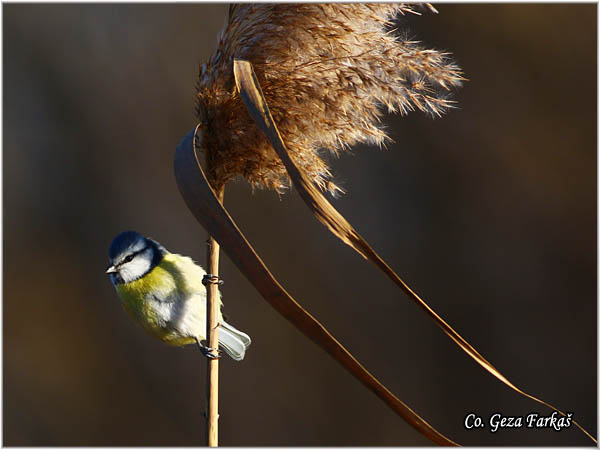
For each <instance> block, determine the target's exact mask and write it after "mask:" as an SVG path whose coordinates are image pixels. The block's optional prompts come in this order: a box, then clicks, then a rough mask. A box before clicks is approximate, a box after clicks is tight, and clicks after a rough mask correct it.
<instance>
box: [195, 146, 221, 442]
mask: <svg viewBox="0 0 600 450" xmlns="http://www.w3.org/2000/svg"><path fill="white" fill-rule="evenodd" d="M194 141H195V140H194ZM206 166H207V172H208V173H209V174H210V173H211V172H212V170H211V169H212V168H211V158H210V156H209V155H207V158H206ZM211 184H212V185H213V189H214V191H215V194H216V195H217V198H218V199H219V202H220V203H221V204H222V203H223V198H224V196H225V185H224V184H223V183H220V184H218V185H215V184H216V183H214V182H213V183H211ZM207 273H209V274H212V275H214V276H215V278H216V279H217V280H218V276H219V243H218V242H217V241H216V240H215V239H214V238H213V237H212V236H209V239H208V249H207ZM206 294H207V295H206V303H207V305H206V334H207V340H208V347H209V348H211V349H213V351H212V353H213V355H215V356H218V354H219V328H218V327H219V307H220V301H219V284H218V283H212V282H211V283H207V285H206ZM207 374H208V376H207V398H208V413H207V415H206V433H207V445H208V446H209V447H218V446H219V359H218V358H208V370H207Z"/></svg>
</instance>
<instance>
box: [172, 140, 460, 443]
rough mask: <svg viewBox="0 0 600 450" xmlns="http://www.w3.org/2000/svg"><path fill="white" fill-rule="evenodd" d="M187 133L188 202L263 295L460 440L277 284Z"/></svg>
mask: <svg viewBox="0 0 600 450" xmlns="http://www.w3.org/2000/svg"><path fill="white" fill-rule="evenodd" d="M194 137H195V132H194V131H192V132H190V133H188V134H187V135H186V136H185V138H184V139H183V140H182V142H181V144H180V145H179V147H178V148H177V152H176V153H175V178H176V180H177V186H178V187H179V191H180V192H181V195H182V196H183V198H184V200H185V202H186V204H187V206H188V208H189V209H190V211H191V212H192V213H193V214H194V216H195V217H196V219H197V220H198V222H200V224H201V225H202V226H203V227H204V228H205V229H206V230H207V231H208V233H209V234H210V235H211V236H212V237H213V238H214V239H216V240H217V241H218V242H219V244H220V245H221V247H222V248H223V250H224V251H225V253H227V255H228V256H229V258H230V259H231V260H232V261H233V262H234V264H235V265H236V266H237V267H238V269H239V270H240V271H241V272H242V273H243V274H244V276H245V277H246V278H247V279H248V280H249V281H250V283H252V285H253V286H254V287H255V288H256V289H257V290H258V292H259V293H260V294H261V295H262V296H263V298H264V299H265V300H266V301H267V302H268V303H269V304H270V305H271V306H272V307H273V308H275V310H276V311H277V312H278V313H279V314H281V315H282V316H283V317H285V318H286V319H287V320H289V321H290V322H291V323H292V324H293V325H294V326H295V327H296V328H297V329H298V330H300V331H301V332H302V333H303V334H304V335H305V336H307V337H309V338H310V339H311V340H312V341H314V342H315V343H316V344H317V345H319V346H320V347H321V348H322V349H324V350H325V351H326V352H327V353H329V354H330V355H331V356H332V357H333V358H334V359H335V360H336V361H337V362H338V363H339V364H340V365H342V366H343V367H344V368H345V369H346V370H347V371H348V372H350V373H351V374H352V375H353V376H354V377H355V378H356V379H358V380H359V381H360V382H361V383H362V384H363V385H365V386H366V387H367V388H369V389H370V390H371V391H372V392H373V393H374V394H375V395H377V396H378V397H379V398H380V399H381V400H383V401H384V402H385V403H386V404H387V405H388V406H389V407H390V408H391V409H392V410H394V411H395V412H396V413H397V414H398V415H400V416H401V417H402V418H403V419H404V420H405V421H406V422H408V423H409V424H410V425H411V426H413V427H414V428H415V429H416V430H417V431H419V432H420V433H421V434H423V435H424V436H425V437H427V438H428V439H429V440H431V441H432V442H433V443H435V444H439V445H458V444H456V443H455V442H453V441H452V440H450V439H448V438H447V437H445V436H444V435H443V434H441V433H439V432H438V431H437V430H436V429H435V428H433V427H432V426H431V425H430V424H429V423H427V422H426V421H425V420H424V419H423V418H421V417H420V416H419V415H418V414H417V413H415V412H414V411H413V410H412V409H410V408H409V407H408V406H407V405H406V404H404V403H403V402H402V401H401V400H400V399H399V398H398V397H396V396H395V395H394V394H393V393H392V392H391V391H390V390H389V389H387V388H386V387H385V386H384V385H383V384H382V383H381V382H380V381H379V380H377V378H375V377H374V376H373V375H372V374H371V373H370V372H369V371H368V370H367V369H366V368H365V367H364V366H363V365H362V364H360V363H359V362H358V360H357V359H356V358H355V357H354V356H352V354H351V353H350V352H349V351H348V350H346V348H344V346H343V345H342V344H341V343H340V342H339V341H338V340H337V339H336V338H335V337H334V336H333V335H332V334H331V333H329V331H327V329H326V328H325V327H324V326H323V325H322V324H321V323H320V322H319V321H318V320H317V319H316V318H314V317H313V316H312V315H311V314H310V313H309V312H308V311H306V310H305V309H304V308H303V307H302V306H301V305H300V304H299V303H298V302H296V301H295V300H294V298H293V297H292V296H291V295H290V294H289V293H288V292H287V291H286V290H285V289H284V288H283V287H282V286H281V285H280V284H279V282H278V281H277V280H276V279H275V277H274V276H273V274H272V273H271V272H270V271H269V269H268V268H267V267H266V266H265V264H264V263H263V261H262V260H261V259H260V257H259V256H258V255H257V253H256V252H255V251H254V249H253V248H252V246H251V245H250V243H249V242H248V241H247V240H246V238H245V237H244V235H243V234H242V232H241V231H240V230H239V228H238V227H237V225H236V224H235V222H234V221H233V219H232V218H231V216H230V215H229V213H228V212H227V211H226V210H225V209H224V208H223V205H222V204H221V202H219V200H218V199H217V197H216V195H215V193H214V191H213V189H212V187H211V186H210V184H209V183H208V181H207V179H206V176H205V175H204V172H203V170H202V167H201V165H200V161H199V159H198V156H197V154H196V152H195V149H194V145H193V142H194Z"/></svg>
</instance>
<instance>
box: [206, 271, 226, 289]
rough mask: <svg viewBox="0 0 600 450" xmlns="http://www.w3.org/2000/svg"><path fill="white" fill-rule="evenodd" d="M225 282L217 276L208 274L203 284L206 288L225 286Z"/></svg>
mask: <svg viewBox="0 0 600 450" xmlns="http://www.w3.org/2000/svg"><path fill="white" fill-rule="evenodd" d="M223 283H224V281H223V280H221V279H220V278H219V277H218V276H217V275H213V274H212V273H207V274H206V275H204V276H203V277H202V284H203V285H204V286H206V285H207V284H218V285H221V284H223Z"/></svg>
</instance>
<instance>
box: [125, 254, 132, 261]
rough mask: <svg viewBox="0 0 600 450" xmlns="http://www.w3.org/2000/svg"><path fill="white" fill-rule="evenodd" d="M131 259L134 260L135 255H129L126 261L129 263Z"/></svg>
mask: <svg viewBox="0 0 600 450" xmlns="http://www.w3.org/2000/svg"><path fill="white" fill-rule="evenodd" d="M131 260H133V255H129V256H128V257H127V258H125V262H126V263H128V262H129V261H131Z"/></svg>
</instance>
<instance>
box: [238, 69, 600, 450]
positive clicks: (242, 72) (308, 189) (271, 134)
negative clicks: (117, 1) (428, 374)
mask: <svg viewBox="0 0 600 450" xmlns="http://www.w3.org/2000/svg"><path fill="white" fill-rule="evenodd" d="M234 74H235V79H236V85H237V88H238V90H239V92H240V95H241V97H242V100H243V101H244V103H245V104H246V107H247V108H248V112H249V114H250V116H251V117H252V118H253V119H254V121H255V122H256V124H257V126H258V128H259V129H261V130H262V131H263V132H264V133H265V135H266V136H267V138H268V139H269V142H271V145H272V146H273V148H274V149H275V151H276V152H277V154H278V155H279V157H280V158H281V160H282V161H283V163H284V165H285V167H286V169H287V172H288V174H289V176H290V178H291V179H292V182H293V184H294V186H295V187H296V189H297V190H298V192H299V193H300V196H301V197H302V200H304V202H305V203H306V205H307V206H308V207H309V208H310V210H311V211H312V212H313V213H314V214H315V216H316V217H317V219H318V220H319V221H320V222H321V223H322V224H324V225H325V226H326V227H327V228H328V229H329V230H330V231H331V232H332V233H333V234H334V235H335V236H337V237H338V238H339V239H341V240H342V241H343V242H344V243H346V244H347V245H349V246H350V247H351V248H353V249H354V250H355V251H356V252H358V253H359V254H360V255H361V256H363V257H364V258H366V259H367V260H369V261H370V262H372V263H373V264H374V265H375V266H376V267H377V268H379V269H380V270H381V271H382V272H383V273H385V274H386V275H387V276H388V277H389V278H390V279H391V280H392V281H393V282H394V283H395V284H396V285H398V286H399V287H400V288H401V289H402V290H403V291H404V292H406V294H408V296H409V298H410V299H411V300H412V301H413V302H414V303H416V304H417V305H418V306H419V307H421V309H423V310H424V311H425V313H426V314H427V315H428V316H429V317H431V319H432V320H433V321H435V323H436V324H437V325H438V326H439V327H440V328H441V329H442V330H443V331H444V333H446V334H447V335H448V336H449V337H450V338H451V339H452V340H453V341H454V342H455V343H456V344H457V345H458V346H459V347H460V348H461V349H462V350H463V351H464V352H465V353H467V354H468V355H469V356H470V357H471V358H473V359H474V360H475V361H476V362H477V363H478V364H480V365H481V366H482V367H483V368H484V369H485V370H487V371H488V372H489V373H491V374H492V375H493V376H494V377H496V378H497V379H498V380H500V381H501V382H502V383H504V384H505V385H507V386H508V387H510V388H511V389H513V390H515V391H516V392H518V393H519V394H521V395H523V396H525V397H527V398H530V399H531V400H534V401H536V402H538V403H540V404H542V405H544V406H546V407H548V408H550V409H553V410H555V411H557V412H558V413H560V414H562V415H563V416H566V414H565V413H564V412H562V411H561V410H560V409H558V408H556V407H555V406H553V405H551V404H550V403H547V402H545V401H544V400H541V399H539V398H537V397H534V396H533V395H531V394H528V393H527V392H525V391H523V390H522V389H520V388H519V387H517V386H515V385H514V384H513V383H512V382H510V381H509V380H508V379H507V378H506V377H505V376H504V375H502V373H500V371H499V370H498V369H496V368H495V367H494V366H493V365H492V363H490V362H489V361H488V360H487V359H485V358H484V357H483V356H482V355H481V354H479V352H478V351H477V350H476V349H475V348H474V347H473V346H472V345H471V344H469V343H468V342H467V341H466V340H465V339H464V338H463V337H462V336H461V335H460V334H458V333H457V332H456V331H455V330H454V329H453V328H452V327H451V326H450V325H448V323H446V321H444V319H442V318H441V317H440V316H439V315H438V314H437V313H436V312H435V311H434V310H433V309H432V308H431V307H430V306H429V305H428V304H427V303H426V302H425V301H424V300H422V299H421V298H420V297H419V296H418V295H417V294H416V293H415V292H414V291H413V290H412V289H411V288H410V287H409V286H408V285H407V284H406V283H405V282H404V281H403V280H402V279H401V278H400V277H399V276H398V275H397V274H396V272H394V271H393V270H392V268H391V267H390V266H389V265H388V264H387V263H386V262H385V261H384V260H383V259H381V257H380V256H379V255H378V254H377V253H376V252H375V250H373V249H372V248H371V246H370V245H369V244H368V243H367V241H365V240H364V239H363V238H362V237H361V236H360V235H359V234H358V232H357V231H356V230H355V229H354V227H352V225H350V223H349V222H348V221H347V220H346V219H345V218H344V216H342V215H341V214H340V213H339V212H338V211H337V210H336V209H335V208H334V207H333V205H331V203H329V202H328V201H327V199H326V198H325V197H324V196H323V194H322V193H321V192H320V191H319V190H318V189H317V188H316V187H315V185H314V184H313V183H312V182H311V181H310V179H309V177H308V176H306V175H305V174H304V173H303V172H302V171H301V170H300V169H299V168H298V167H297V166H296V165H295V164H294V162H293V161H292V159H291V157H290V155H289V153H288V151H287V149H286V146H285V144H284V142H283V139H282V138H281V135H280V134H279V131H278V130H277V126H276V124H275V122H274V120H273V117H272V116H271V113H270V111H269V107H268V105H267V103H266V100H265V97H264V95H263V94H262V91H261V88H260V84H259V83H258V80H257V78H256V75H255V73H254V70H253V68H252V64H251V63H250V62H248V61H243V60H235V61H234ZM573 423H574V424H575V425H576V426H577V427H578V428H579V429H580V430H581V431H583V432H584V433H585V434H586V435H587V436H588V437H589V438H590V439H591V440H593V441H594V442H595V443H596V444H597V443H598V441H597V440H596V439H595V438H594V437H593V436H592V435H591V434H590V433H588V432H587V431H586V430H585V429H584V428H583V427H582V426H581V425H579V424H578V423H577V422H575V421H573Z"/></svg>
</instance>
